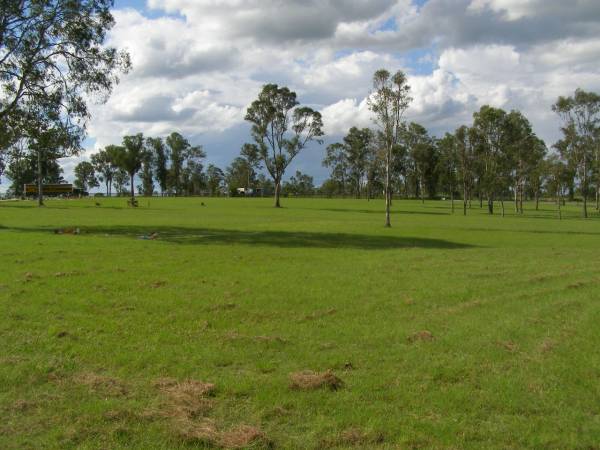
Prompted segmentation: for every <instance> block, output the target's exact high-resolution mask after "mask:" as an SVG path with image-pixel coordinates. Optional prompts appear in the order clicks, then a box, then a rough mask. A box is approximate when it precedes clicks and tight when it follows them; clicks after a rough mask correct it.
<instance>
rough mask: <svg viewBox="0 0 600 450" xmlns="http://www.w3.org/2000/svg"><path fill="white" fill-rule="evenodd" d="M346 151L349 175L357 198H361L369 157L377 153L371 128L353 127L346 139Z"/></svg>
mask: <svg viewBox="0 0 600 450" xmlns="http://www.w3.org/2000/svg"><path fill="white" fill-rule="evenodd" d="M344 150H345V155H346V164H347V166H348V175H349V177H350V180H351V182H352V186H353V189H354V192H355V195H356V198H360V192H361V188H362V184H363V180H364V178H365V175H366V172H367V167H368V165H369V157H370V155H372V154H373V153H374V152H375V135H374V133H373V131H372V130H371V129H369V128H362V129H359V128H356V127H352V128H350V130H349V131H348V134H347V135H346V136H345V137H344Z"/></svg>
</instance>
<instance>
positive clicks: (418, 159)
mask: <svg viewBox="0 0 600 450" xmlns="http://www.w3.org/2000/svg"><path fill="white" fill-rule="evenodd" d="M402 135H403V143H404V145H405V146H406V148H407V150H408V154H409V156H410V162H411V163H412V164H410V166H411V168H412V172H413V174H412V178H413V179H414V180H415V182H416V185H415V193H416V194H417V195H416V196H417V197H420V198H421V201H422V202H424V201H425V191H427V194H428V196H429V198H433V197H435V193H436V192H435V191H436V185H437V171H436V167H437V159H438V155H437V149H436V146H435V142H434V140H433V139H432V138H431V137H430V136H429V133H428V132H427V129H426V128H425V127H424V126H422V125H419V124H418V123H414V122H412V123H410V124H409V125H408V126H407V127H406V128H404V130H403V133H402Z"/></svg>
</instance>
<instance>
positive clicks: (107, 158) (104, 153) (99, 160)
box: [90, 145, 120, 197]
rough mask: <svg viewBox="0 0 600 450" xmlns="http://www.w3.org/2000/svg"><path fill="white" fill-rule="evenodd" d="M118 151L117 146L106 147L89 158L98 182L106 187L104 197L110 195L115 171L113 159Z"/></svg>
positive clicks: (115, 166)
mask: <svg viewBox="0 0 600 450" xmlns="http://www.w3.org/2000/svg"><path fill="white" fill-rule="evenodd" d="M119 151H120V150H119V147H118V146H116V145H108V146H106V148H105V149H104V150H100V151H99V152H98V153H95V154H93V155H92V156H91V158H90V159H91V162H92V165H93V166H94V170H95V171H96V173H98V178H99V180H100V181H101V182H103V183H104V185H105V186H106V195H107V196H108V197H110V196H111V194H112V182H113V177H114V175H115V172H116V171H117V165H116V161H115V158H116V154H117V153H118V152H119Z"/></svg>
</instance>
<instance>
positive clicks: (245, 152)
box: [240, 143, 261, 189]
mask: <svg viewBox="0 0 600 450" xmlns="http://www.w3.org/2000/svg"><path fill="white" fill-rule="evenodd" d="M240 156H241V157H242V158H244V160H245V161H246V166H247V167H248V173H247V175H248V177H247V179H246V186H245V187H246V189H248V188H250V186H251V184H250V182H251V178H256V173H257V172H258V171H259V170H260V168H261V159H260V151H259V149H258V146H257V145H256V144H249V143H245V144H244V145H242V149H241V150H240Z"/></svg>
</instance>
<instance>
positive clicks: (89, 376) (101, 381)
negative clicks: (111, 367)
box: [73, 372, 128, 397]
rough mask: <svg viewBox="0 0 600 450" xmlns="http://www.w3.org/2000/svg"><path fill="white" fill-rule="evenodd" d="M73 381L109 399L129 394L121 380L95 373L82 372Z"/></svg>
mask: <svg viewBox="0 0 600 450" xmlns="http://www.w3.org/2000/svg"><path fill="white" fill-rule="evenodd" d="M73 381H75V382H76V383H78V384H82V385H85V386H87V387H89V388H90V389H91V390H92V391H94V392H96V393H98V394H102V395H106V396H109V397H122V396H125V395H127V393H128V391H127V388H126V386H125V384H124V383H123V381H121V380H120V379H118V378H114V377H109V376H106V375H100V374H97V373H94V372H82V373H80V374H77V375H76V376H75V377H74V378H73Z"/></svg>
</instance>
